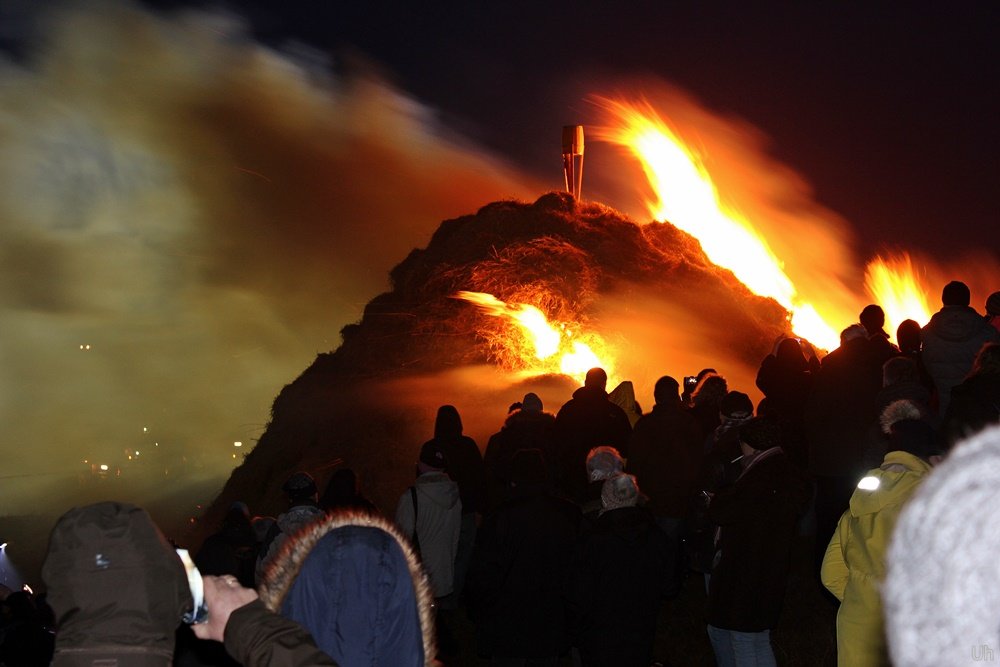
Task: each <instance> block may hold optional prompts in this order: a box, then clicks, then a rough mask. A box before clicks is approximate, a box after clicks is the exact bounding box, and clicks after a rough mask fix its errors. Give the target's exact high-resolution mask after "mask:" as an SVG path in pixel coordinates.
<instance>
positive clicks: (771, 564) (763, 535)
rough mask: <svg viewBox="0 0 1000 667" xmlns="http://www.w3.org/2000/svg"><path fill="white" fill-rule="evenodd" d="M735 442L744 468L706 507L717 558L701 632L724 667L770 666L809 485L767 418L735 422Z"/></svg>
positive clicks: (771, 422) (775, 426)
mask: <svg viewBox="0 0 1000 667" xmlns="http://www.w3.org/2000/svg"><path fill="white" fill-rule="evenodd" d="M739 442H740V449H741V450H742V452H743V458H742V459H741V463H742V466H743V471H742V472H741V474H740V476H739V477H738V478H737V480H736V482H735V483H734V484H733V485H732V486H730V487H727V488H724V489H720V490H719V491H718V492H717V493H716V494H715V495H714V496H713V497H712V499H711V500H710V502H709V506H708V512H709V516H710V518H711V519H712V521H713V522H715V523H716V524H717V525H719V526H720V529H719V537H718V547H719V557H718V563H717V564H716V566H715V568H714V569H713V571H712V577H711V580H710V581H709V589H708V609H707V614H706V618H707V620H708V634H709V638H710V639H711V642H712V649H713V650H714V652H715V657H716V661H717V662H718V664H719V665H721V666H723V667H728V666H733V665H743V664H747V665H769V664H770V665H773V664H774V653H773V650H772V648H771V642H770V631H771V629H773V628H774V627H775V626H776V625H777V622H778V615H779V613H780V610H781V602H782V599H783V598H784V592H785V583H786V579H787V577H788V569H789V561H790V557H791V547H792V540H793V538H794V534H795V523H796V521H797V519H798V515H799V513H800V511H801V510H802V509H804V507H805V504H806V502H807V500H808V497H809V491H808V484H807V482H806V480H805V478H804V475H803V473H802V472H800V471H799V469H798V468H797V467H796V466H795V465H794V464H792V462H791V461H789V460H788V457H787V456H785V453H784V451H783V450H782V448H781V431H780V427H779V426H778V425H777V423H776V421H774V420H773V419H770V418H767V417H757V418H756V419H753V420H751V421H749V422H747V423H746V424H744V425H743V426H741V427H740V430H739ZM824 546H825V545H824Z"/></svg>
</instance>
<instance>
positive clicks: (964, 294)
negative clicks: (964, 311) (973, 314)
mask: <svg viewBox="0 0 1000 667" xmlns="http://www.w3.org/2000/svg"><path fill="white" fill-rule="evenodd" d="M971 302H972V294H971V293H970V292H969V286H968V285H966V284H965V283H963V282H960V281H958V280H952V281H951V282H950V283H948V284H947V285H945V286H944V289H943V290H941V303H942V305H945V306H968V305H969V304H970V303H971Z"/></svg>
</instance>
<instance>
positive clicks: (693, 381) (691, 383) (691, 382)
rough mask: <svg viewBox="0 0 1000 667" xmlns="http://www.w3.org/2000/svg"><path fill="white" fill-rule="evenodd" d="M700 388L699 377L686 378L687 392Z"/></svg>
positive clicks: (690, 376) (688, 376)
mask: <svg viewBox="0 0 1000 667" xmlns="http://www.w3.org/2000/svg"><path fill="white" fill-rule="evenodd" d="M697 386H698V376H697V375H687V376H685V377H684V389H685V391H691V390H692V389H694V388H695V387H697Z"/></svg>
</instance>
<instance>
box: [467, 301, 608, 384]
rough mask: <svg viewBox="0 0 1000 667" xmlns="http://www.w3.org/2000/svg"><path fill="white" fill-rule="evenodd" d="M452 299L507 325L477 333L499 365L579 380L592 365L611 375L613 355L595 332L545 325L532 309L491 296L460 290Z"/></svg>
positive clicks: (564, 324)
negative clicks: (562, 375)
mask: <svg viewBox="0 0 1000 667" xmlns="http://www.w3.org/2000/svg"><path fill="white" fill-rule="evenodd" d="M455 297H456V298H458V299H463V300H465V301H468V302H469V303H472V304H475V305H476V306H477V307H479V309H480V310H481V311H483V312H484V313H486V314H487V315H492V316H494V317H497V318H500V320H501V321H502V322H503V323H505V324H507V325H509V326H504V327H501V328H500V330H492V329H491V330H490V331H488V332H487V331H484V332H481V333H482V334H483V336H484V337H485V338H486V339H487V340H488V342H489V345H490V347H491V349H492V350H493V351H494V352H495V353H496V356H497V357H498V359H499V360H500V361H501V363H502V364H503V365H506V366H509V367H511V368H515V369H517V370H524V371H527V372H530V373H532V374H540V373H562V374H564V375H569V376H571V377H573V378H576V379H577V380H580V381H582V380H583V378H584V376H585V375H586V374H587V371H588V370H590V369H591V368H594V367H595V366H600V367H601V368H603V369H604V370H605V371H607V373H608V377H613V375H614V359H613V356H612V355H611V353H610V350H609V349H608V346H607V344H606V343H605V342H604V340H603V339H602V338H601V337H600V336H599V335H597V334H595V333H583V332H580V331H578V330H577V329H578V327H576V326H575V325H573V324H571V323H567V322H549V320H548V318H547V317H546V316H545V314H544V313H542V311H541V310H539V309H538V308H536V307H535V306H532V305H530V304H524V303H522V304H516V305H512V304H508V303H506V302H504V301H501V300H500V299H498V298H496V297H495V296H493V295H492V294H486V293H484V292H464V291H463V292H458V293H457V294H455ZM595 349H596V350H598V352H599V354H598V353H597V352H595V351H594V350H595Z"/></svg>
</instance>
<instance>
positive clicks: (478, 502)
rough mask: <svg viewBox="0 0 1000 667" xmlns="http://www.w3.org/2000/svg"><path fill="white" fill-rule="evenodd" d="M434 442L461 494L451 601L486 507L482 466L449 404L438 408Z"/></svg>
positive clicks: (476, 449)
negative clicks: (478, 517) (459, 531)
mask: <svg viewBox="0 0 1000 667" xmlns="http://www.w3.org/2000/svg"><path fill="white" fill-rule="evenodd" d="M430 443H434V446H435V447H436V448H438V449H439V450H440V451H441V452H442V453H443V454H444V457H445V460H446V461H447V462H448V476H449V477H451V478H452V479H453V480H455V483H456V484H458V491H459V494H461V497H462V505H461V509H462V530H461V534H460V535H459V539H458V554H457V555H456V558H455V575H454V600H453V601H452V602H453V603H454V604H457V603H458V601H459V599H460V598H461V597H462V588H463V587H464V586H465V577H466V573H467V572H468V570H469V560H470V559H471V558H472V549H473V547H474V546H475V543H476V525H477V524H476V516H477V514H481V513H482V512H485V511H486V508H487V496H486V466H485V465H484V464H483V455H482V453H481V452H480V451H479V445H477V444H476V441H475V440H473V439H472V438H470V437H469V436H467V435H463V434H462V417H461V415H459V414H458V409H457V408H455V406H453V405H442V406H441V407H440V408H438V411H437V418H436V419H435V421H434V438H433V440H431V441H429V443H428V444H430Z"/></svg>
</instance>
